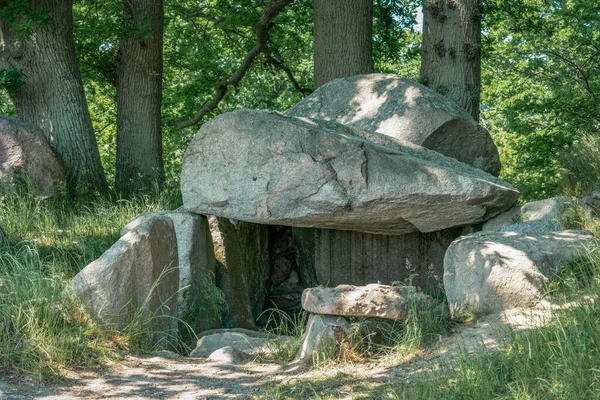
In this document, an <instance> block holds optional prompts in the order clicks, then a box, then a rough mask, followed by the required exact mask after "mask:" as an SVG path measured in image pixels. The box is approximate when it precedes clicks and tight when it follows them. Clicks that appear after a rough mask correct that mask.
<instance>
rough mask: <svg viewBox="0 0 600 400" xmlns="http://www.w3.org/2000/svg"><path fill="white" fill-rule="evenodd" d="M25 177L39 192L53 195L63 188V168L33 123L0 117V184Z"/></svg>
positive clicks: (6, 185)
mask: <svg viewBox="0 0 600 400" xmlns="http://www.w3.org/2000/svg"><path fill="white" fill-rule="evenodd" d="M19 177H22V178H24V179H29V180H30V181H31V183H32V184H33V186H34V187H35V188H36V189H37V190H38V191H39V193H40V194H42V195H43V196H46V197H54V196H57V195H59V194H61V192H63V191H64V188H65V170H64V167H63V162H62V159H61V158H60V156H59V155H58V154H56V153H55V152H54V150H53V149H52V147H50V144H49V143H48V141H47V140H46V138H45V137H44V133H43V132H42V131H41V130H40V129H38V128H36V127H35V126H33V125H29V124H27V123H25V122H23V121H21V120H18V119H16V118H10V117H0V187H4V188H6V187H9V188H10V187H13V186H14V185H15V184H16V183H17V182H18V179H19Z"/></svg>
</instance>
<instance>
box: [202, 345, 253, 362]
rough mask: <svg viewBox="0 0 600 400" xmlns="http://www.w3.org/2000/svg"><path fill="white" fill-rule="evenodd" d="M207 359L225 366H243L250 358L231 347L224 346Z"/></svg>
mask: <svg viewBox="0 0 600 400" xmlns="http://www.w3.org/2000/svg"><path fill="white" fill-rule="evenodd" d="M208 359H209V360H211V361H215V362H221V363H227V364H243V363H245V362H246V361H248V360H249V359H250V357H249V356H248V355H247V354H246V353H244V352H242V351H240V350H238V349H236V348H235V347H233V346H225V347H222V348H220V349H217V350H215V351H213V352H212V353H210V355H209V356H208Z"/></svg>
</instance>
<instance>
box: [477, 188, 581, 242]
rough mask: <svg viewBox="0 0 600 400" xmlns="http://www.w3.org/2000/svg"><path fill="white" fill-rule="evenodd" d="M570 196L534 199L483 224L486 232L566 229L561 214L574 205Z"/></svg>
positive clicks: (555, 230) (527, 231)
mask: <svg viewBox="0 0 600 400" xmlns="http://www.w3.org/2000/svg"><path fill="white" fill-rule="evenodd" d="M573 204H574V203H573V200H572V199H569V198H568V197H562V196H560V197H552V198H550V199H545V200H539V201H533V202H531V203H527V204H524V205H523V206H521V207H519V206H514V207H512V208H511V209H510V210H508V211H506V212H503V213H502V214H500V215H498V216H496V217H494V218H492V219H490V220H489V221H487V222H486V223H484V224H483V227H482V231H484V232H520V233H534V232H557V231H562V230H564V229H565V227H563V226H562V225H561V223H560V214H561V212H562V211H563V210H564V209H565V207H569V206H572V205H573Z"/></svg>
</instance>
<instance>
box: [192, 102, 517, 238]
mask: <svg viewBox="0 0 600 400" xmlns="http://www.w3.org/2000/svg"><path fill="white" fill-rule="evenodd" d="M370 138H373V140H376V141H377V142H378V144H376V143H374V142H373V141H371V140H370ZM181 189H182V193H183V203H184V208H185V209H186V210H188V211H191V212H193V213H198V214H212V215H218V216H221V217H227V218H234V219H238V220H243V221H248V222H255V223H260V224H275V225H290V226H300V227H318V228H329V229H340V230H355V231H361V232H368V233H374V234H392V235H400V234H404V233H409V232H417V231H420V232H434V231H439V230H442V229H446V228H449V227H454V226H461V225H469V224H475V223H479V222H483V221H485V220H487V219H489V218H491V217H493V216H495V215H497V214H498V213H500V212H502V211H504V210H506V209H508V208H509V207H510V206H512V205H513V204H514V202H515V200H516V199H517V197H518V196H519V192H518V191H517V190H516V189H515V188H513V187H512V186H511V185H510V184H508V183H506V182H504V181H502V180H500V179H498V178H495V177H493V176H492V175H489V174H487V173H485V172H483V171H481V170H479V169H476V168H473V167H470V166H468V165H466V164H463V163H460V162H458V161H456V160H454V159H452V158H449V157H445V156H443V155H441V154H439V153H437V152H435V151H431V150H428V149H425V148H423V147H421V146H418V145H414V144H410V143H404V144H398V143H396V142H394V141H392V140H388V139H386V138H385V136H383V135H378V134H373V133H368V132H366V131H363V130H360V129H356V128H351V127H347V126H344V125H340V124H337V123H332V122H326V121H310V120H300V119H298V118H290V117H284V116H281V115H277V114H273V113H268V112H262V111H251V110H241V111H234V112H231V113H226V114H222V115H220V116H218V117H216V118H214V119H212V120H211V121H209V122H207V123H206V124H204V125H203V126H202V128H201V129H200V131H199V132H198V134H197V135H196V136H195V137H194V139H193V140H192V141H191V143H190V145H189V147H188V149H187V151H186V153H185V156H184V160H183V171H182V175H181Z"/></svg>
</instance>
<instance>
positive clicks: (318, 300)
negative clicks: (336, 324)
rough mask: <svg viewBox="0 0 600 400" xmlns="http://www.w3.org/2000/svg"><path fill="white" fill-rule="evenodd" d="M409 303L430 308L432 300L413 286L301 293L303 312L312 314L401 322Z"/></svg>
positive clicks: (321, 289) (317, 289)
mask: <svg viewBox="0 0 600 400" xmlns="http://www.w3.org/2000/svg"><path fill="white" fill-rule="evenodd" d="M411 302H416V303H417V304H418V305H420V306H428V305H433V304H434V302H433V299H432V298H431V297H430V296H428V295H426V294H423V293H419V292H417V290H416V288H414V287H412V286H388V285H379V284H370V285H366V286H352V285H339V286H337V287H335V288H326V287H314V288H308V289H304V292H303V293H302V308H304V309H305V310H306V311H308V312H310V313H313V314H325V315H339V316H343V317H370V318H384V319H390V320H394V321H404V320H406V317H407V316H408V308H409V305H410V304H411Z"/></svg>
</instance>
